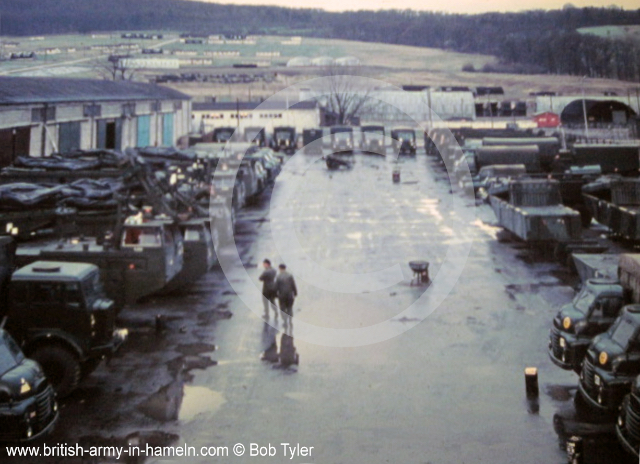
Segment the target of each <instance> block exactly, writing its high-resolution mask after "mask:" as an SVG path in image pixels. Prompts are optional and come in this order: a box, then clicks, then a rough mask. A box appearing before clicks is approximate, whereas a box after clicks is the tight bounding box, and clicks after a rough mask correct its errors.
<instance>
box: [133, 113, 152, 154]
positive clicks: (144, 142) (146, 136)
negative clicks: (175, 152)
mask: <svg viewBox="0 0 640 464" xmlns="http://www.w3.org/2000/svg"><path fill="white" fill-rule="evenodd" d="M136 145H137V146H139V147H148V146H149V145H151V116H148V115H147V116H138V137H137V140H136Z"/></svg>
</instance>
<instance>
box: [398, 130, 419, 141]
mask: <svg viewBox="0 0 640 464" xmlns="http://www.w3.org/2000/svg"><path fill="white" fill-rule="evenodd" d="M415 137H416V134H414V133H413V132H412V131H402V132H397V133H396V138H397V139H398V140H400V141H401V142H413V140H414V139H415Z"/></svg>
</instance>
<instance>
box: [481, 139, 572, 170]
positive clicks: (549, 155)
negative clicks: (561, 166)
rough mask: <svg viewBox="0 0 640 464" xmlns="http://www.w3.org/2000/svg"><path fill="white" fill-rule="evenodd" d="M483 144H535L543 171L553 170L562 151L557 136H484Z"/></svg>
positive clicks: (519, 145)
mask: <svg viewBox="0 0 640 464" xmlns="http://www.w3.org/2000/svg"><path fill="white" fill-rule="evenodd" d="M482 145H483V146H484V147H492V146H502V147H522V146H527V147H531V146H535V147H537V148H538V151H537V152H538V170H540V169H542V170H543V171H551V169H552V166H553V163H554V161H555V160H556V157H557V155H558V153H559V151H560V141H559V140H558V138H557V137H484V138H483V139H482Z"/></svg>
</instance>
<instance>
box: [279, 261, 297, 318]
mask: <svg viewBox="0 0 640 464" xmlns="http://www.w3.org/2000/svg"><path fill="white" fill-rule="evenodd" d="M278 269H279V270H280V273H279V274H278V277H276V292H277V294H278V302H279V303H280V311H282V312H283V316H282V317H283V318H284V326H285V327H287V326H289V325H291V326H293V322H292V320H291V318H292V317H293V301H294V300H295V298H296V297H297V296H298V289H297V288H296V281H295V279H294V278H293V276H292V275H291V274H289V273H288V272H287V266H285V265H284V264H281V265H280V266H278Z"/></svg>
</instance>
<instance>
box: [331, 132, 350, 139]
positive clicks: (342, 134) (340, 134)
mask: <svg viewBox="0 0 640 464" xmlns="http://www.w3.org/2000/svg"><path fill="white" fill-rule="evenodd" d="M333 138H335V139H336V140H350V139H351V132H336V133H334V134H333Z"/></svg>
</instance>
